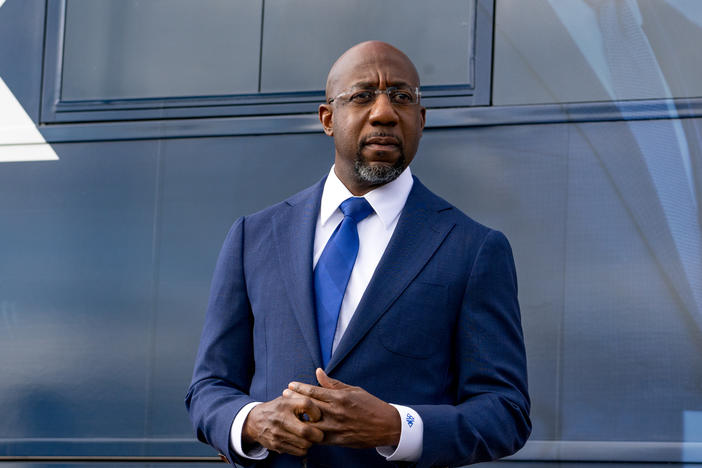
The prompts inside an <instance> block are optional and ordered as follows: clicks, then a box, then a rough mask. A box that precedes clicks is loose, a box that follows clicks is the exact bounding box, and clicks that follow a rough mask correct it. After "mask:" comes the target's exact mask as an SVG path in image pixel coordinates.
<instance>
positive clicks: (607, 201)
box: [493, 0, 702, 442]
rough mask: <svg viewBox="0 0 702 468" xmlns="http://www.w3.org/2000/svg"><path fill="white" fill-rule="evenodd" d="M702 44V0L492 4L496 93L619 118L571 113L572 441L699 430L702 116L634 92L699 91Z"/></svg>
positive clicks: (568, 307)
mask: <svg viewBox="0 0 702 468" xmlns="http://www.w3.org/2000/svg"><path fill="white" fill-rule="evenodd" d="M700 43H702V2H699V1H689V0H688V1H685V0H498V1H497V10H496V32H495V70H494V76H493V80H494V95H493V103H495V104H497V105H515V104H536V103H551V104H558V103H567V102H587V101H610V102H613V103H614V105H615V106H616V107H617V108H618V109H619V111H620V113H621V114H620V116H621V120H620V121H617V122H596V123H574V124H569V125H568V128H569V135H568V138H569V143H568V147H567V149H566V148H563V156H564V157H566V158H567V161H568V167H569V175H568V184H569V193H568V200H567V203H568V208H567V212H568V221H567V235H566V252H567V260H566V262H565V267H564V268H565V270H564V271H565V273H564V275H565V278H566V279H565V284H566V286H565V304H564V307H563V311H562V314H563V331H562V340H563V341H562V350H560V351H559V356H560V357H561V361H560V364H559V365H560V369H559V373H560V374H561V375H560V377H559V379H560V380H559V382H560V387H559V391H560V392H561V393H560V401H559V411H560V414H559V424H560V428H561V429H560V432H561V434H560V435H559V437H561V438H562V439H564V440H569V439H570V440H642V441H659V440H666V441H681V442H683V441H688V442H689V441H698V440H699V436H698V435H697V434H695V435H691V434H690V431H691V430H694V429H691V428H698V427H699V424H698V422H699V421H698V420H697V416H694V415H693V413H690V412H689V411H690V410H696V409H699V407H700V406H699V405H700V403H701V400H700V397H701V395H702V393H700V388H702V387H701V386H700V385H701V384H700V382H702V365H701V364H700V360H699V359H698V356H699V353H700V349H702V348H700V344H701V343H702V224H701V222H700V203H701V197H702V194H701V190H702V149H701V148H702V137H701V136H702V132H701V131H700V120H699V119H686V120H685V119H680V118H679V116H678V114H677V111H676V108H675V107H674V106H673V105H672V104H670V101H665V103H666V104H668V105H669V107H668V118H667V119H660V120H650V121H641V120H638V121H634V120H632V119H630V117H631V116H630V115H629V114H627V112H628V111H627V108H626V107H625V106H624V101H628V100H639V99H669V98H687V97H700V96H702V80H700V77H702V57H701V53H700V47H699V44H700ZM546 254H548V253H546ZM525 314H529V311H528V310H525ZM695 414H696V413H695Z"/></svg>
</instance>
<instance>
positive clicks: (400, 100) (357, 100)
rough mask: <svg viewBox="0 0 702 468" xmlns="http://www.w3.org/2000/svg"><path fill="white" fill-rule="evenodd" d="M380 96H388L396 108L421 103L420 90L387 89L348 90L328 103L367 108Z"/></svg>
mask: <svg viewBox="0 0 702 468" xmlns="http://www.w3.org/2000/svg"><path fill="white" fill-rule="evenodd" d="M379 94H386V95H387V96H388V99H390V103H391V104H392V105H395V106H410V105H412V104H417V103H418V102H419V96H420V95H421V93H420V92H419V88H395V87H390V88H386V89H375V88H364V89H354V88H352V89H348V90H345V91H343V92H341V93H339V94H337V95H336V96H334V97H333V98H331V99H329V100H328V101H327V102H328V103H329V104H331V103H332V102H334V101H338V102H339V103H341V104H350V105H354V106H367V105H370V104H373V103H374V102H375V100H376V98H377V97H378V95H379Z"/></svg>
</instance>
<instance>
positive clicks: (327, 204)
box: [319, 166, 414, 228]
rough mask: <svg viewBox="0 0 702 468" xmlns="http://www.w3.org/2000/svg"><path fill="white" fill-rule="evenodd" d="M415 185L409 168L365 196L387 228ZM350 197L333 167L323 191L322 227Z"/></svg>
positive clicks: (320, 216) (321, 207)
mask: <svg viewBox="0 0 702 468" xmlns="http://www.w3.org/2000/svg"><path fill="white" fill-rule="evenodd" d="M413 184H414V180H413V179H412V171H410V168H409V167H407V168H406V169H405V170H404V171H402V174H400V176H399V177H398V178H397V179H395V180H393V181H392V182H388V183H387V184H383V185H381V186H380V187H377V188H374V189H373V190H371V191H370V192H368V193H366V194H365V195H364V196H363V197H364V198H365V199H366V200H367V201H368V203H370V205H371V206H372V207H373V211H375V213H376V214H377V215H378V218H380V221H381V222H382V223H383V225H384V226H385V228H387V227H388V226H391V225H392V223H393V222H394V221H395V219H396V218H397V217H398V216H400V212H401V211H402V208H404V206H405V202H406V201H407V197H408V196H409V193H410V190H412V185H413ZM349 197H353V194H352V193H351V192H349V189H347V188H346V186H345V185H344V184H343V183H342V182H341V181H340V180H339V178H338V177H337V176H336V173H335V172H334V166H332V168H331V170H330V171H329V176H328V177H327V180H326V182H325V183H324V190H323V191H322V202H321V206H320V209H319V220H320V222H321V223H322V225H325V224H326V223H327V222H328V221H329V218H331V216H332V215H333V214H334V213H335V212H336V211H337V210H338V209H339V205H340V204H341V202H343V201H344V200H346V199H347V198H349Z"/></svg>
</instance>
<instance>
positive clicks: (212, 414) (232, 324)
mask: <svg viewBox="0 0 702 468" xmlns="http://www.w3.org/2000/svg"><path fill="white" fill-rule="evenodd" d="M244 222H245V219H244V218H240V219H239V220H237V221H236V222H235V223H234V225H233V226H232V228H231V229H230V231H229V233H228V234H227V238H226V240H225V241H224V245H223V247H222V250H221V252H220V254H219V259H218V260H217V266H216V268H215V273H214V275H213V279H212V287H211V291H210V300H209V305H208V307H207V313H206V316H205V324H204V327H203V330H202V336H201V338H200V347H199V349H198V352H197V357H196V360H195V369H194V371H193V378H192V382H191V384H190V388H189V390H188V393H187V395H186V398H185V406H186V408H187V409H188V412H189V414H190V419H191V421H192V423H193V427H194V429H195V431H196V434H197V438H198V439H199V440H200V441H202V442H205V443H207V444H210V445H211V446H213V447H214V448H216V449H217V450H219V451H220V452H221V453H223V454H227V456H228V458H229V460H232V461H237V463H241V464H247V463H250V460H249V461H247V460H244V459H241V458H240V457H238V456H237V455H236V453H235V452H234V450H233V449H231V448H230V446H229V431H230V428H231V425H232V422H233V420H234V417H235V416H236V414H237V413H238V412H239V410H240V409H241V408H243V407H244V406H245V405H246V404H248V403H251V402H252V401H253V399H252V398H250V397H249V395H248V391H249V386H250V383H251V378H252V375H253V368H254V361H253V332H252V330H253V315H252V313H251V306H250V304H249V300H248V297H247V294H246V282H245V279H244V268H243V244H244Z"/></svg>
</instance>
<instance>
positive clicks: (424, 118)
mask: <svg viewBox="0 0 702 468" xmlns="http://www.w3.org/2000/svg"><path fill="white" fill-rule="evenodd" d="M419 115H420V116H421V117H422V130H424V125H425V124H426V123H427V109H426V108H425V107H424V106H422V107H421V108H420V109H419Z"/></svg>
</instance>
